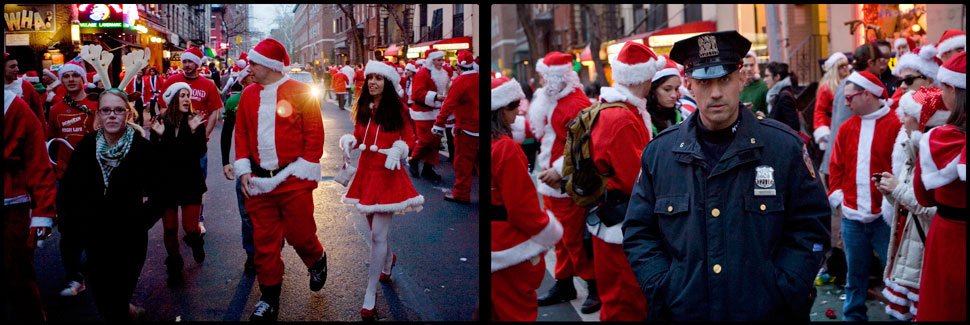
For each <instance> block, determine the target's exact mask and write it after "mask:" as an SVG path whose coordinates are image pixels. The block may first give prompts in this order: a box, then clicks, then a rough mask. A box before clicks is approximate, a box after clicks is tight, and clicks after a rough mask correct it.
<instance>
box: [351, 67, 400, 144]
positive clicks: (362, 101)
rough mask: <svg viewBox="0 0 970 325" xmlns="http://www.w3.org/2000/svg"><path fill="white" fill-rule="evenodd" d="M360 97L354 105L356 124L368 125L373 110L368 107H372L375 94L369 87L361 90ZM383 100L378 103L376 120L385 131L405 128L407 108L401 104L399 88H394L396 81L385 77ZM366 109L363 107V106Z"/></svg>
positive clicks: (382, 92)
mask: <svg viewBox="0 0 970 325" xmlns="http://www.w3.org/2000/svg"><path fill="white" fill-rule="evenodd" d="M359 91H360V92H361V93H360V98H358V99H357V105H354V110H353V116H354V124H358V125H367V122H368V121H369V120H370V119H371V110H370V109H366V108H368V107H370V103H372V102H373V101H374V96H373V95H371V94H370V92H369V91H367V88H363V89H361V90H359ZM381 94H382V95H381V102H380V103H377V105H376V106H377V109H376V110H375V113H374V116H373V118H374V122H376V123H377V125H380V126H381V128H382V129H383V130H384V131H385V132H394V131H397V130H400V129H403V128H404V114H406V112H407V109H406V108H405V107H404V104H401V100H400V99H399V97H398V96H397V90H395V89H394V82H393V81H391V80H389V79H387V78H384V90H383V91H381ZM362 107H363V108H365V109H361V108H362Z"/></svg>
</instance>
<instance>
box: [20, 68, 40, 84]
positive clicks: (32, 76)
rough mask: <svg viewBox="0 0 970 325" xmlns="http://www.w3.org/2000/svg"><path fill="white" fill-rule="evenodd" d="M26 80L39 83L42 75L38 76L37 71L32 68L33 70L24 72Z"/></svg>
mask: <svg viewBox="0 0 970 325" xmlns="http://www.w3.org/2000/svg"><path fill="white" fill-rule="evenodd" d="M24 80H27V81H29V82H33V83H38V82H40V77H37V71H33V70H31V71H27V73H26V74H24Z"/></svg>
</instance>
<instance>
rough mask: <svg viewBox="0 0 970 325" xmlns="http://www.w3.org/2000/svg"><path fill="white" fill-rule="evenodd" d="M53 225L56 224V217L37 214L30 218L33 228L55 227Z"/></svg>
mask: <svg viewBox="0 0 970 325" xmlns="http://www.w3.org/2000/svg"><path fill="white" fill-rule="evenodd" d="M53 226H54V218H50V217H36V216H35V217H33V218H30V228H33V227H48V228H50V227H53Z"/></svg>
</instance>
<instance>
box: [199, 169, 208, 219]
mask: <svg viewBox="0 0 970 325" xmlns="http://www.w3.org/2000/svg"><path fill="white" fill-rule="evenodd" d="M200 164H202V180H203V181H205V179H206V178H207V177H208V176H209V168H208V167H209V153H208V152H207V153H206V154H205V155H204V156H202V161H201V162H200ZM203 211H205V193H202V204H201V205H200V206H199V222H202V221H205V213H203Z"/></svg>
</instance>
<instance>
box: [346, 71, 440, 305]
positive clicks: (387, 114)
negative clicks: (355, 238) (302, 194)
mask: <svg viewBox="0 0 970 325" xmlns="http://www.w3.org/2000/svg"><path fill="white" fill-rule="evenodd" d="M364 75H365V76H366V78H367V83H366V85H367V88H365V89H361V94H360V97H358V99H357V100H356V102H355V105H354V109H353V113H352V119H353V122H354V132H353V134H345V135H343V136H341V137H340V148H342V149H343V154H344V159H349V158H350V155H351V153H352V151H353V150H355V149H359V150H360V151H361V152H360V157H359V160H358V164H357V171H356V173H355V174H354V176H353V180H352V181H351V183H350V186H349V188H348V189H347V193H346V194H345V195H344V196H343V198H341V201H342V202H344V203H347V204H353V205H354V206H355V207H356V209H357V211H358V212H360V213H361V214H363V215H365V216H366V217H367V224H368V225H369V226H370V230H371V237H370V246H371V254H370V267H369V270H368V271H369V272H368V277H367V288H366V291H365V293H364V302H363V305H362V307H361V310H360V315H361V317H362V318H363V319H364V320H374V319H376V317H377V313H376V308H375V304H376V295H377V286H378V282H390V281H391V271H392V268H393V267H394V265H395V263H396V260H397V256H396V255H395V254H394V253H393V252H392V251H391V246H390V243H389V242H388V233H389V231H390V227H391V219H392V216H393V215H394V214H402V215H403V214H405V213H406V212H410V211H415V212H417V211H421V209H422V207H423V205H424V202H425V200H424V196H422V195H420V194H418V192H417V191H416V190H415V189H414V186H413V185H412V184H411V179H410V178H408V176H407V172H405V171H404V168H403V167H402V165H401V164H402V161H403V160H404V158H405V157H407V155H408V152H409V151H411V150H412V149H413V148H414V132H413V131H412V128H411V123H410V121H409V118H408V112H407V109H406V108H405V106H404V102H403V94H404V90H403V89H402V88H401V85H400V75H399V74H398V73H397V71H395V69H394V67H393V65H391V64H390V63H389V62H378V61H369V62H368V63H367V66H366V68H365V70H364Z"/></svg>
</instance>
